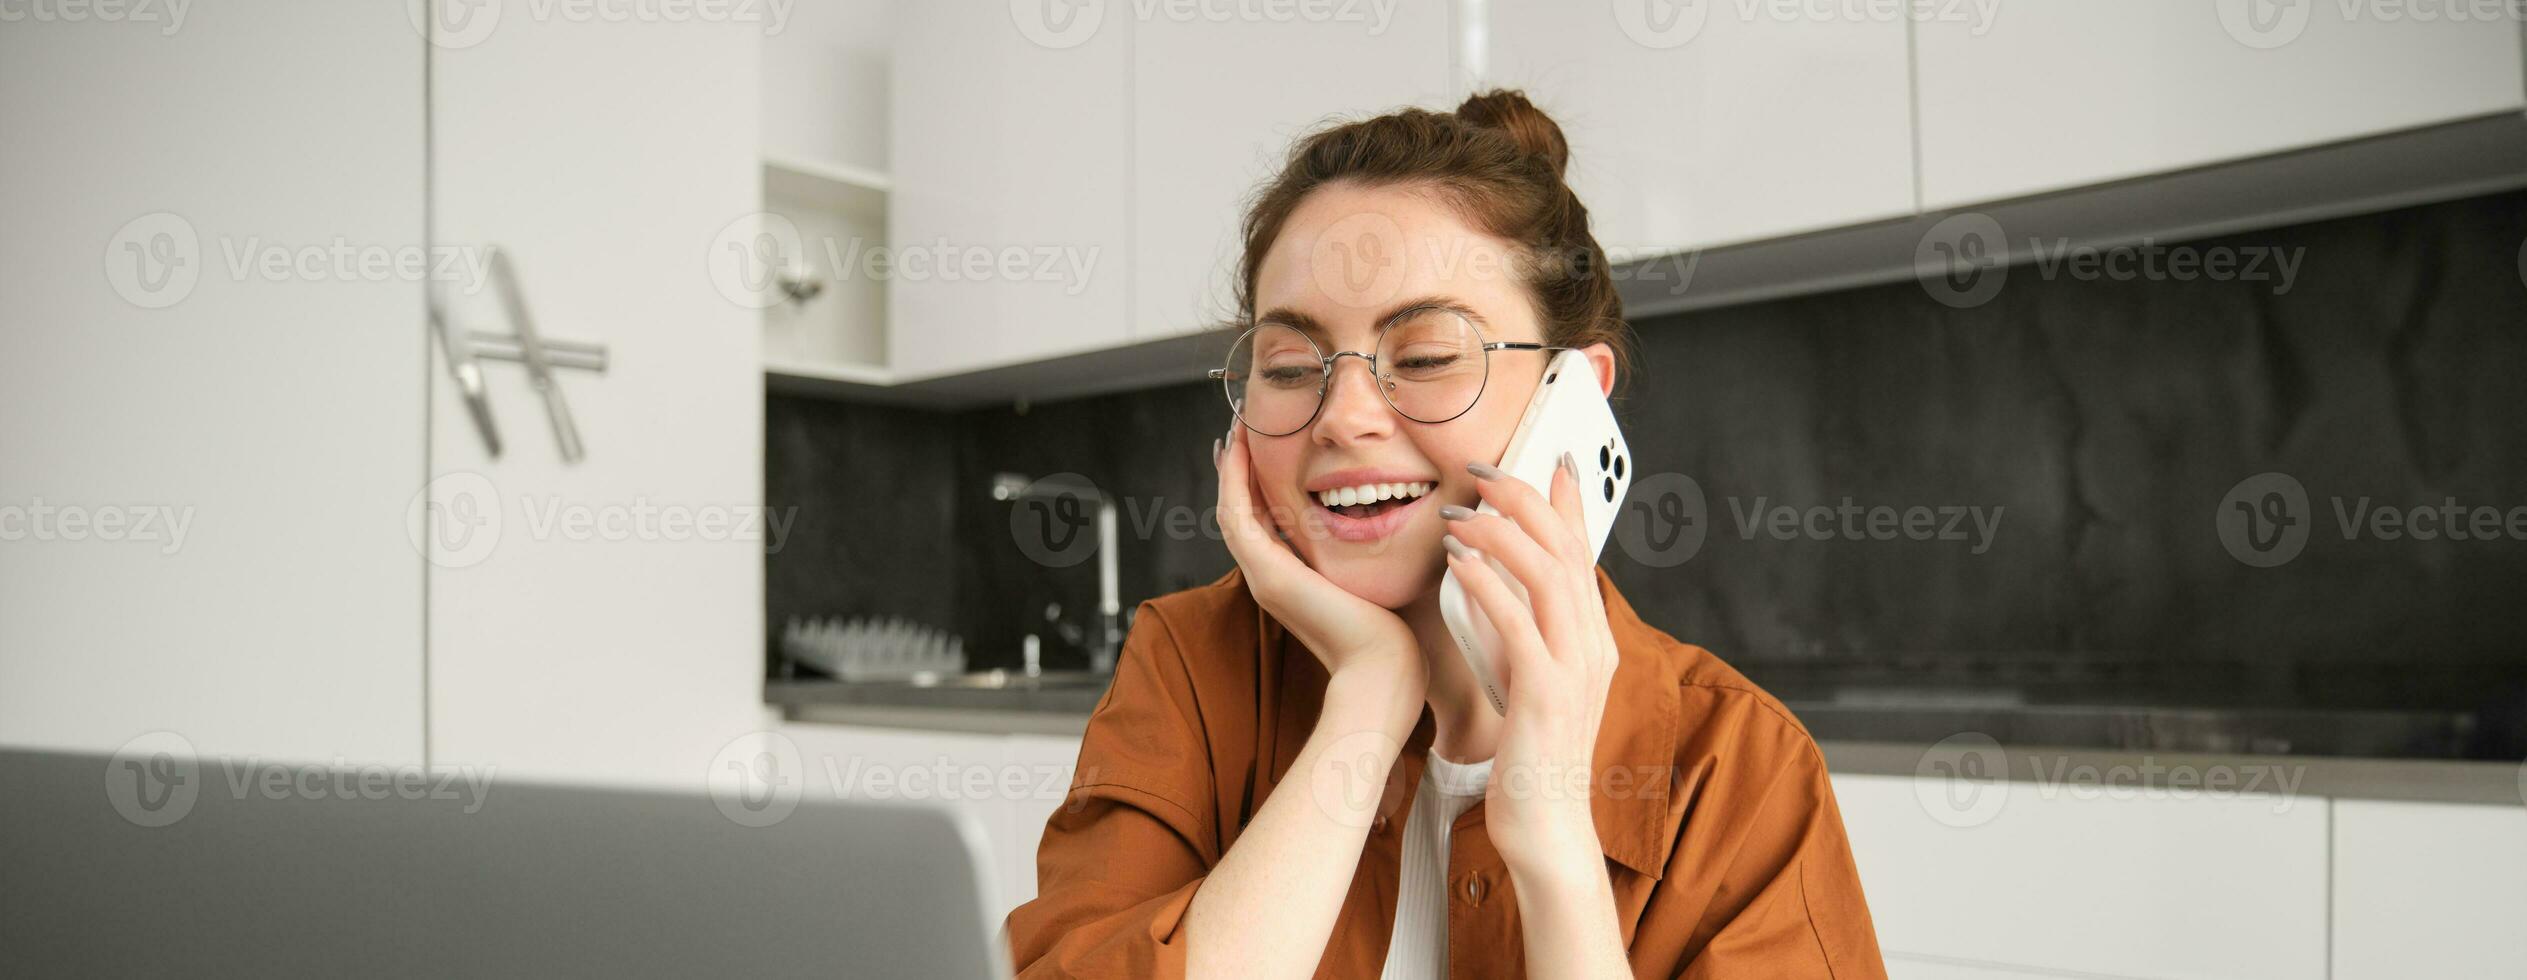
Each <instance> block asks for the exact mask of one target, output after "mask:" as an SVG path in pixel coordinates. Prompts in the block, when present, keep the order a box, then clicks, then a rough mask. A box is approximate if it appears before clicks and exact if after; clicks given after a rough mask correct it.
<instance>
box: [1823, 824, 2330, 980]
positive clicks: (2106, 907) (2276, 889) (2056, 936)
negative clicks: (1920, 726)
mask: <svg viewBox="0 0 2527 980" xmlns="http://www.w3.org/2000/svg"><path fill="white" fill-rule="evenodd" d="M1960 785H1961V786H1965V787H1967V789H1966V790H1965V791H1963V792H1968V793H1973V794H1997V796H1984V795H1971V796H1961V797H1949V796H1943V795H1941V794H1944V793H1947V792H1948V791H1949V787H1948V786H1947V784H1946V782H1945V781H1920V780H1916V779H1914V778H1912V777H1905V776H1851V775H1844V776H1836V777H1835V778H1834V794H1835V797H1836V799H1837V800H1838V801H1839V802H1840V804H1841V806H1842V811H1843V825H1844V828H1845V830H1846V832H1847V833H1848V834H1849V836H1850V838H1851V844H1852V851H1853V854H1854V855H1855V857H1856V858H1857V860H1858V862H1859V867H1860V880H1861V885H1862V887H1863V888H1864V889H1865V890H1866V891H1867V892H1868V898H1869V912H1870V915H1871V917H1872V918H1873V919H1874V921H1875V923H1876V925H1877V930H1878V941H1879V943H1880V945H1881V946H1883V947H1884V948H1885V950H1886V951H1887V952H1888V953H1889V954H1894V955H1897V956H1900V957H1907V958H1909V960H1908V961H1907V966H1906V972H1907V973H1908V975H1919V976H1942V975H1950V974H1949V973H1947V972H1944V971H1942V970H1941V969H1940V968H1939V964H1942V963H1955V964H1959V965H1960V967H1959V970H1958V972H1957V974H1956V975H1969V976H1970V975H1991V974H1989V973H1986V974H1974V973H1971V972H1967V971H1968V968H1974V969H1983V970H1986V971H1999V973H1998V975H2004V976H2005V975H2008V973H2007V971H2010V970H2029V971H2046V970H2050V971H2056V972H2059V973H2068V974H2079V975H2101V974H2102V975H2107V976H2132V977H2174V976H2200V977H2293V978H2296V977H2313V976H2323V975H2325V970H2326V953H2325V942H2326V928H2327V911H2328V910H2327V906H2326V867H2327V864H2326V850H2327V847H2328V844H2329V841H2328V838H2327V819H2326V802H2325V801H2324V800H2322V799H2317V798H2306V797H2301V798H2294V799H2283V798H2280V797H2276V796H2267V795H2249V796H2231V797H2226V798H2211V797H2204V796H2200V795H2196V796H2194V797H2193V798H2186V799H2177V798H2166V797H2163V796H2162V797H2155V798H2153V797H2143V796H2140V795H2138V794H2137V793H2136V792H2134V791H2131V790H2125V791H2122V792H2120V793H2117V794H2113V795H2107V794H2106V793H2105V791H2103V790H2082V791H2074V790H2073V789H2071V788H2069V787H2067V786H2063V785H2059V784H2056V785H2053V786H2050V787H2049V786H2048V785H2047V784H2044V783H2038V782H2026V781H2019V782H2008V783H1999V782H1993V783H1967V784H1960ZM1925 793H1927V794H1929V795H1928V796H1927V797H1926V796H1925V795H1924V794H1925Z"/></svg>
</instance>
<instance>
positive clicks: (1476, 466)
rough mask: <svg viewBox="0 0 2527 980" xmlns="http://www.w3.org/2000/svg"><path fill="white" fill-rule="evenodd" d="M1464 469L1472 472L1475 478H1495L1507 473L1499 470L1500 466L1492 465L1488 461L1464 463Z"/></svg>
mask: <svg viewBox="0 0 2527 980" xmlns="http://www.w3.org/2000/svg"><path fill="white" fill-rule="evenodd" d="M1465 471H1466V472H1468V473H1472V474H1474V477H1475V479H1478V480H1497V479H1500V478H1502V477H1505V476H1508V475H1509V474H1507V473H1504V472H1501V468H1500V467H1497V466H1493V465H1491V464H1490V463H1467V464H1465Z"/></svg>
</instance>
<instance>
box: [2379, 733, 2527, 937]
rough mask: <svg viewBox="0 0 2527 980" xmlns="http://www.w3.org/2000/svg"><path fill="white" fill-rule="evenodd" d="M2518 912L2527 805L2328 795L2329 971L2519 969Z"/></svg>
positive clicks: (2525, 871) (2521, 910) (2524, 882)
mask: <svg viewBox="0 0 2527 980" xmlns="http://www.w3.org/2000/svg"><path fill="white" fill-rule="evenodd" d="M2522 778H2527V777H2522ZM2523 922H2527V807H2519V806H2493V805H2477V804H2460V803H2398V802H2385V801H2377V800H2336V801H2335V802H2334V974H2333V976H2334V980H2366V978H2371V977H2377V978H2397V977H2435V978H2447V980H2455V978H2463V977H2517V976H2520V975H2521V974H2527V929H2522V928H2521V923H2523Z"/></svg>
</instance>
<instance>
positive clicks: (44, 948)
mask: <svg viewBox="0 0 2527 980" xmlns="http://www.w3.org/2000/svg"><path fill="white" fill-rule="evenodd" d="M167 762H168V760H166V759H163V758H161V759H136V758H125V757H109V756H103V755H68V754H50V753H36V752H25V751H16V750H4V751H0V976H17V977H38V976H132V975H178V974H182V975H213V976H219V975H232V974H240V975H246V974H250V975H269V974H275V973H277V974H282V975H292V976H296V975H321V976H428V977H445V976H452V975H453V976H475V975H502V976H626V975H629V976H653V975H673V976H719V975H727V976H807V975H818V976H850V977H922V978H930V977H942V978H956V977H970V978H977V980H981V978H1000V977H1005V976H1007V975H1008V972H1009V971H1008V966H1007V957H1006V953H1005V950H1004V948H1003V947H1002V946H1001V940H1000V938H999V937H998V936H997V935H996V931H997V925H998V924H997V923H996V922H993V921H991V916H990V914H989V912H988V911H987V907H986V902H985V898H984V896H985V894H987V892H986V890H985V885H984V877H983V875H984V871H983V868H984V866H985V864H984V861H983V860H982V859H981V858H980V857H979V856H978V855H979V842H980V841H981V840H982V835H981V831H980V828H979V827H977V826H975V824H974V818H973V817H972V816H970V815H962V814H955V813H952V812H949V811H943V810H935V809H925V808H915V807H911V806H906V805H882V804H874V803H852V802H846V801H838V800H814V799H809V800H802V801H798V803H797V806H796V808H795V809H794V810H788V811H787V812H785V813H781V814H779V815H778V819H776V820H767V819H765V817H764V816H763V813H762V811H760V810H759V809H754V808H756V807H757V805H758V804H757V801H728V800H714V799H713V798H712V797H711V796H710V795H709V794H707V793H704V792H700V791H698V789H697V791H696V792H694V793H691V794H688V795H677V794H669V793H649V792H631V791H620V790H602V789H587V788H571V787H560V786H551V785H537V784H522V783H516V782H513V781H511V780H507V779H497V780H494V781H493V782H492V783H491V784H490V785H488V786H487V787H486V788H482V789H481V790H479V791H478V790H477V789H476V788H472V787H467V786H463V785H455V786H448V787H431V788H430V789H429V790H426V791H425V790H424V789H423V788H421V787H417V786H414V785H412V783H410V782H408V783H406V784H405V785H404V787H403V788H402V789H401V790H398V789H396V788H395V787H394V786H393V785H392V784H391V783H390V784H388V785H386V786H384V787H379V786H377V785H376V784H377V783H378V782H379V779H378V778H377V777H371V778H370V782H369V784H368V785H363V784H361V783H360V782H358V781H357V780H354V781H352V782H351V783H349V784H343V785H337V784H329V783H328V782H327V779H328V778H329V774H328V773H326V772H325V771H323V770H315V771H311V772H308V773H307V774H306V776H305V779H304V780H303V781H301V782H297V783H295V784H289V785H283V784H282V783H281V782H275V781H284V782H286V781H289V780H293V779H297V778H298V777H299V772H298V771H297V770H283V771H279V772H280V774H279V775H273V774H272V773H273V770H269V769H264V770H257V769H244V768H243V767H226V766H223V765H222V764H221V763H219V762H216V761H213V760H208V759H205V760H202V761H200V762H199V763H198V764H195V765H193V766H192V767H191V768H190V769H171V768H169V767H168V766H167V765H166V763H167ZM152 766H156V767H157V768H156V769H154V770H153V769H152V768H151V767H152ZM241 779H242V780H243V781H241ZM188 783H189V784H190V785H191V787H192V788H191V790H190V791H189V792H188V791H186V789H185V786H186V784H188ZM345 797H349V798H345ZM732 803H733V805H734V806H735V807H736V809H733V810H732V809H729V807H730V806H731V805H732ZM178 804H180V807H179V806H178ZM179 810H180V812H178V811H179ZM469 811H470V812H469ZM732 812H733V813H735V814H736V817H734V818H733V817H732V816H731V815H730V814H731V813H732ZM171 814H172V819H170V816H171ZM749 824H762V825H760V826H750V825H749Z"/></svg>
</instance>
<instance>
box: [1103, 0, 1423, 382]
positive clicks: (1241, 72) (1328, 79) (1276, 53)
mask: <svg viewBox="0 0 2527 980" xmlns="http://www.w3.org/2000/svg"><path fill="white" fill-rule="evenodd" d="M1056 6H1058V5H1056ZM1107 8H1108V12H1107V17H1108V18H1109V19H1111V18H1113V17H1116V16H1118V15H1124V14H1131V13H1133V12H1135V11H1138V10H1143V9H1146V10H1147V11H1148V14H1147V16H1146V17H1145V19H1142V20H1140V21H1139V22H1138V23H1136V24H1135V25H1133V26H1134V27H1135V28H1136V30H1137V35H1136V37H1135V40H1134V44H1133V48H1134V51H1133V58H1132V86H1131V90H1132V98H1131V106H1132V134H1131V146H1132V153H1131V161H1132V163H1131V166H1132V181H1133V197H1132V206H1133V211H1132V232H1133V235H1132V241H1133V245H1134V249H1133V255H1132V279H1133V290H1132V291H1133V295H1134V302H1133V316H1132V339H1134V340H1148V339H1155V338H1159V337H1167V336H1172V335H1177V334H1183V333H1188V332H1193V331H1199V330H1203V329H1206V328H1209V327H1213V326H1216V325H1218V324H1220V323H1222V322H1223V321H1225V320H1227V319H1228V318H1230V317H1231V316H1233V315H1234V314H1235V312H1236V308H1235V306H1234V305H1233V301H1232V298H1231V297H1232V296H1233V292H1232V289H1233V287H1234V285H1235V282H1236V278H1235V277H1236V270H1237V263H1238V257H1239V254H1240V252H1241V250H1242V245H1241V243H1240V241H1239V235H1238V224H1239V222H1240V221H1241V220H1242V219H1243V218H1244V217H1245V212H1244V204H1245V202H1246V198H1247V196H1248V195H1249V194H1252V193H1253V192H1254V190H1255V188H1256V186H1257V185H1259V184H1260V183H1262V182H1263V181H1264V180H1265V179H1267V178H1269V177H1271V176H1272V175H1273V174H1274V173H1276V172H1278V171H1279V169H1280V167H1281V162H1282V160H1283V159H1284V158H1285V157H1286V156H1287V155H1288V153H1289V150H1290V144H1291V143H1292V142H1293V141H1294V140H1296V139H1297V138H1298V137H1300V136H1302V135H1305V134H1306V133H1308V132H1309V131H1311V130H1314V129H1316V128H1318V127H1319V126H1322V125H1324V124H1326V123H1328V122H1331V121H1335V120H1338V119H1341V118H1345V117H1351V118H1357V117H1363V116H1370V115H1376V114H1379V113H1383V112H1386V111H1387V110H1390V109H1394V108H1397V107H1400V106H1405V105H1420V106H1423V107H1426V108H1433V109H1447V108H1451V107H1453V105H1454V98H1453V95H1454V93H1453V91H1452V87H1451V84H1450V71H1451V67H1452V61H1453V50H1454V49H1453V47H1452V41H1451V39H1452V37H1453V32H1452V28H1453V17H1452V12H1451V11H1452V5H1451V4H1449V3H1447V2H1444V0H1399V2H1395V3H1391V4H1373V3H1362V4H1340V3H1337V4H1318V5H1310V4H1297V5H1295V6H1293V7H1291V8H1290V11H1289V13H1290V16H1289V17H1288V18H1286V19H1279V20H1271V19H1263V18H1255V19H1243V18H1239V17H1234V16H1230V17H1225V18H1216V17H1214V16H1212V15H1207V14H1205V13H1204V11H1207V10H1213V9H1215V8H1216V9H1217V10H1221V11H1234V10H1244V9H1249V8H1245V7H1234V6H1232V5H1186V4H1174V3H1158V4H1108V5H1107ZM1252 9H1257V10H1260V9H1264V8H1261V7H1254V8H1252ZM1180 13H1181V14H1182V16H1178V14H1180ZM1320 14H1321V16H1319V15H1320Z"/></svg>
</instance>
